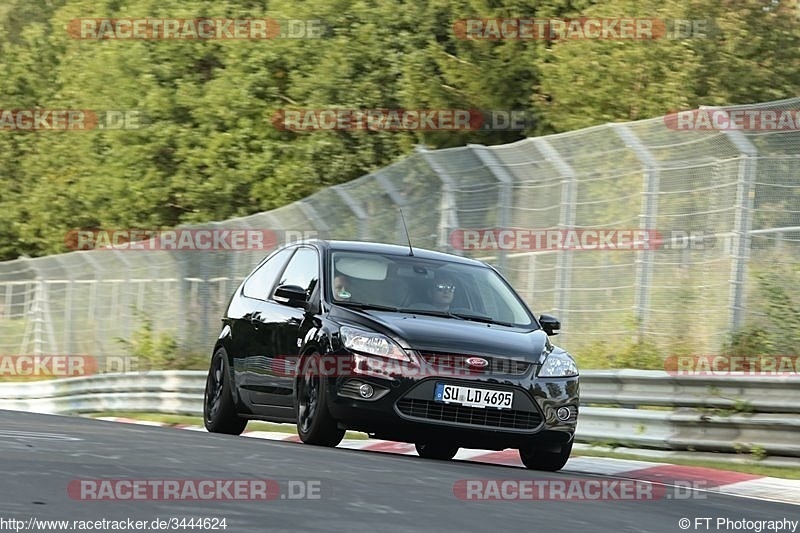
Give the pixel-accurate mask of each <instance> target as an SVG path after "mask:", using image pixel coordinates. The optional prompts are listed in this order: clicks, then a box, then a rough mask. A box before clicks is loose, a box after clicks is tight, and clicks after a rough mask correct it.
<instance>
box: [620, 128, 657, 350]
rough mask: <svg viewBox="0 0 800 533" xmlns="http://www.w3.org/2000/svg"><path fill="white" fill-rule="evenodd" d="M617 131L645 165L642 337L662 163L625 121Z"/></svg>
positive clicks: (639, 276)
mask: <svg viewBox="0 0 800 533" xmlns="http://www.w3.org/2000/svg"><path fill="white" fill-rule="evenodd" d="M612 127H613V128H614V131H615V132H616V133H617V135H619V137H620V138H621V139H622V140H623V141H624V142H625V145H626V146H627V147H628V148H630V149H631V150H633V153H634V154H635V155H636V158H637V159H638V160H639V161H640V162H641V163H642V165H643V167H644V195H643V196H642V206H641V214H640V215H639V217H640V218H639V228H640V229H643V230H645V231H647V234H648V245H647V247H646V248H645V249H643V250H639V251H637V253H636V256H637V257H636V287H637V288H638V290H637V291H636V296H635V300H634V305H633V307H634V310H635V311H634V312H635V313H636V323H637V326H638V327H637V334H638V336H639V339H641V338H642V337H643V335H644V333H645V330H646V328H647V320H648V316H649V312H650V286H651V284H652V282H653V259H654V255H655V252H654V251H653V243H652V241H651V240H650V239H649V237H650V236H652V230H654V229H656V227H655V226H656V216H657V215H658V188H659V182H660V177H661V176H660V173H659V170H658V162H657V161H656V158H655V157H653V154H652V153H651V152H650V150H649V149H648V148H647V147H646V146H645V145H644V144H643V143H642V141H640V140H639V138H638V137H637V136H636V134H635V133H634V132H633V131H632V130H631V129H630V128H628V127H627V126H625V125H623V124H613V125H612Z"/></svg>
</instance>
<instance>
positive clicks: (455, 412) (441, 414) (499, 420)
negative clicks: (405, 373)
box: [397, 398, 542, 429]
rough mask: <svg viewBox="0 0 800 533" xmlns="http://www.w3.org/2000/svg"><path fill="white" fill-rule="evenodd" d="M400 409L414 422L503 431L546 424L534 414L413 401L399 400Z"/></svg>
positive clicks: (429, 401)
mask: <svg viewBox="0 0 800 533" xmlns="http://www.w3.org/2000/svg"><path fill="white" fill-rule="evenodd" d="M397 408H398V409H399V410H400V412H401V413H403V414H404V415H406V416H408V417H412V418H422V419H425V420H436V421H439V422H455V423H458V424H467V425H471V426H483V427H493V428H502V429H535V428H537V427H539V425H540V424H541V422H542V418H541V416H540V415H539V413H536V412H531V411H517V410H513V409H493V408H491V407H485V408H479V407H466V406H463V405H456V404H446V403H442V402H435V401H432V400H415V399H413V398H403V399H401V400H399V401H398V402H397Z"/></svg>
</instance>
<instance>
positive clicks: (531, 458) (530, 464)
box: [519, 442, 572, 472]
mask: <svg viewBox="0 0 800 533" xmlns="http://www.w3.org/2000/svg"><path fill="white" fill-rule="evenodd" d="M571 453H572V442H570V443H569V444H565V445H564V446H562V447H561V450H560V451H557V452H553V451H549V450H542V449H539V450H537V449H536V448H534V447H533V446H526V447H525V448H520V450H519V458H520V459H522V464H524V465H525V466H526V467H527V468H530V469H531V470H545V471H547V472H556V471H558V470H561V469H562V468H564V465H565V464H567V461H568V460H569V456H570V454H571Z"/></svg>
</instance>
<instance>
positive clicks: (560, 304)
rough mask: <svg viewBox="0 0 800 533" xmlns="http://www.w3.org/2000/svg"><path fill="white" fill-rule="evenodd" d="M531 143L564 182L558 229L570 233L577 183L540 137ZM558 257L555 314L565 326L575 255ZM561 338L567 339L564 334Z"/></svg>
mask: <svg viewBox="0 0 800 533" xmlns="http://www.w3.org/2000/svg"><path fill="white" fill-rule="evenodd" d="M533 143H534V145H535V146H536V148H538V150H539V152H540V153H541V154H542V155H544V156H545V158H546V159H547V161H548V162H549V163H550V164H552V165H553V166H554V167H555V168H556V170H557V171H558V173H559V175H561V176H562V178H563V179H562V180H561V208H560V215H559V219H558V227H559V229H560V230H562V231H563V230H568V229H572V228H574V227H575V204H576V203H577V201H578V182H577V179H576V174H575V170H574V169H573V168H572V166H571V165H570V164H569V163H567V162H566V161H565V160H564V159H563V158H562V157H561V154H559V153H558V150H556V149H555V148H553V146H552V145H551V144H550V143H549V142H547V141H546V140H545V139H544V138H543V137H536V138H534V139H533ZM557 253H558V265H557V266H556V313H557V314H558V316H559V318H560V319H561V322H562V323H563V324H566V322H567V314H568V313H569V306H570V298H569V297H570V291H572V262H573V255H572V254H574V253H575V252H574V251H573V250H566V249H565V250H559V251H558V252H557ZM561 335H562V336H563V337H566V334H561Z"/></svg>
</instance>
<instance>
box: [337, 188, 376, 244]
mask: <svg viewBox="0 0 800 533" xmlns="http://www.w3.org/2000/svg"><path fill="white" fill-rule="evenodd" d="M331 188H332V189H333V190H334V192H335V193H336V194H337V195H339V198H341V199H342V201H343V202H344V203H345V205H346V206H347V207H348V208H349V209H350V211H352V212H353V214H354V215H355V216H356V218H357V219H358V238H359V239H362V240H366V238H367V236H368V235H367V230H368V227H367V219H369V217H368V216H367V213H366V211H364V208H363V207H361V206H360V205H359V204H358V202H356V201H355V200H354V199H353V197H352V196H351V195H350V193H349V192H347V191H346V190H345V189H344V188H343V187H342V186H341V185H334V186H333V187H331Z"/></svg>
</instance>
